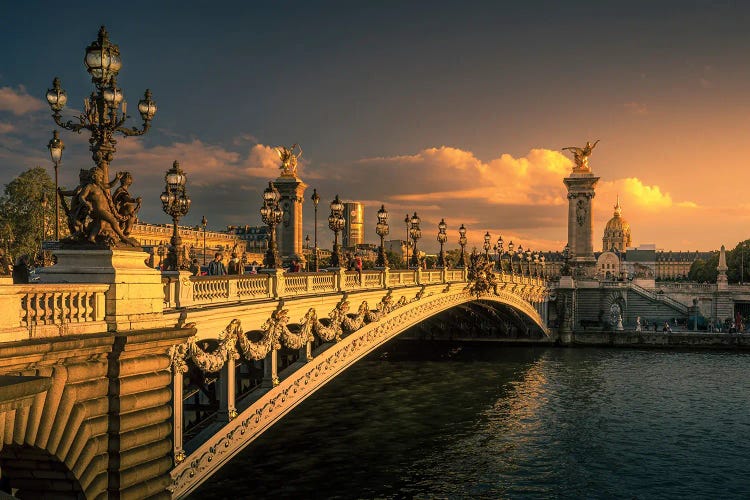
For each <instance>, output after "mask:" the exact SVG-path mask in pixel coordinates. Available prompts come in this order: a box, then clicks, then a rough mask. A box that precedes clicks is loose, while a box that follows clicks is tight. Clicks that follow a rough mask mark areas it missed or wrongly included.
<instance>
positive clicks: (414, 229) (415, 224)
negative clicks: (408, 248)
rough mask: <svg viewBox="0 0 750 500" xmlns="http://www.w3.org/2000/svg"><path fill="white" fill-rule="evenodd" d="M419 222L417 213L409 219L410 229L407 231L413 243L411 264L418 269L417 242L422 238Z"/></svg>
mask: <svg viewBox="0 0 750 500" xmlns="http://www.w3.org/2000/svg"><path fill="white" fill-rule="evenodd" d="M420 222H421V220H420V218H419V216H418V215H417V212H414V215H412V217H411V228H410V229H409V236H411V239H412V240H413V241H414V252H413V255H412V256H411V263H412V264H413V265H414V267H415V268H417V269H418V268H419V252H417V240H418V239H419V238H421V237H422V230H421V229H419V223H420Z"/></svg>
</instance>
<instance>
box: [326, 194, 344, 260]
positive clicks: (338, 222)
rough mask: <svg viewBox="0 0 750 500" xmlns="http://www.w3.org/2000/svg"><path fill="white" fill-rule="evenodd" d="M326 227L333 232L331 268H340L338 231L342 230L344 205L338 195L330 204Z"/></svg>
mask: <svg viewBox="0 0 750 500" xmlns="http://www.w3.org/2000/svg"><path fill="white" fill-rule="evenodd" d="M328 227H329V228H330V229H331V231H333V253H331V267H340V266H341V245H339V231H341V230H342V229H344V204H343V203H341V200H339V195H336V198H334V200H333V201H332V202H331V215H329V216H328Z"/></svg>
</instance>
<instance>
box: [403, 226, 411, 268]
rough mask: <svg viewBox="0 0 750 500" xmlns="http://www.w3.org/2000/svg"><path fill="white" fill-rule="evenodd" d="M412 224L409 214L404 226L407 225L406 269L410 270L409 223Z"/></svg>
mask: <svg viewBox="0 0 750 500" xmlns="http://www.w3.org/2000/svg"><path fill="white" fill-rule="evenodd" d="M410 222H411V217H409V214H406V217H404V224H406V260H405V261H404V268H406V269H409V223H410Z"/></svg>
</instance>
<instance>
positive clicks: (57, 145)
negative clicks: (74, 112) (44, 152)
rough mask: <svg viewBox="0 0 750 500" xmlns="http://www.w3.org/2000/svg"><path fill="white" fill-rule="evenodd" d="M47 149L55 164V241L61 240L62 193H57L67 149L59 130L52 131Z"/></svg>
mask: <svg viewBox="0 0 750 500" xmlns="http://www.w3.org/2000/svg"><path fill="white" fill-rule="evenodd" d="M47 149H49V156H50V158H52V163H54V164H55V241H60V195H59V194H58V193H57V190H58V189H59V184H58V181H57V167H58V166H60V162H61V161H62V152H63V149H65V144H63V141H62V139H60V136H59V135H58V132H57V130H53V131H52V139H50V141H49V142H48V143H47Z"/></svg>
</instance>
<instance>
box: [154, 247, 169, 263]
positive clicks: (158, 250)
mask: <svg viewBox="0 0 750 500" xmlns="http://www.w3.org/2000/svg"><path fill="white" fill-rule="evenodd" d="M166 253H167V249H166V248H165V247H164V245H163V244H161V243H159V246H158V247H157V248H156V255H158V256H159V269H161V268H162V263H163V262H164V254H166Z"/></svg>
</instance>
